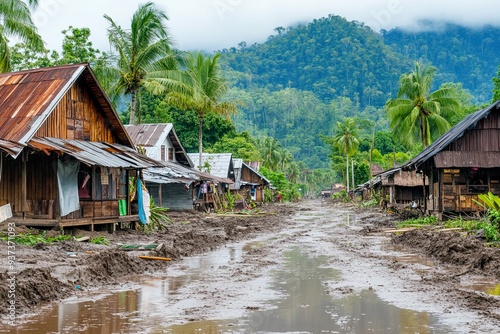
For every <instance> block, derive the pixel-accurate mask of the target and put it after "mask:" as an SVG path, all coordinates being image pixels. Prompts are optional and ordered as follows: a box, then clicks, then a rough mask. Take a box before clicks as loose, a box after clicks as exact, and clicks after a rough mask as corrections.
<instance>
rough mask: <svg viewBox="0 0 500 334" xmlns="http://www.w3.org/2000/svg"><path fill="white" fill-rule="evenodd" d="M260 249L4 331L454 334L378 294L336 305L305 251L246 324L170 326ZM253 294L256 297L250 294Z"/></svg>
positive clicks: (332, 274)
mask: <svg viewBox="0 0 500 334" xmlns="http://www.w3.org/2000/svg"><path fill="white" fill-rule="evenodd" d="M254 247H259V244H258V243H247V244H246V245H241V246H238V248H237V249H236V248H234V247H227V248H222V249H220V250H217V251H215V252H211V253H208V254H206V255H204V256H202V257H197V258H190V259H187V261H186V263H185V264H184V266H183V269H182V270H179V272H178V273H177V275H176V276H175V277H168V278H163V279H159V278H156V279H153V278H151V279H150V280H149V281H147V282H146V283H142V285H141V288H140V289H136V290H129V291H119V292H115V293H112V294H110V295H108V296H105V297H104V298H101V299H98V300H87V301H80V302H79V301H78V300H69V301H66V302H63V303H59V304H58V305H56V306H54V307H53V308H52V309H51V310H49V311H48V312H46V313H44V314H42V315H39V316H37V317H34V318H32V319H30V321H29V322H27V323H24V324H21V325H19V326H17V327H16V328H7V329H6V328H4V329H2V330H0V333H88V334H94V333H96V334H97V333H99V334H107V333H146V332H147V333H153V334H156V333H258V332H262V333H265V332H275V333H285V332H294V333H299V332H300V333H449V332H450V330H449V328H445V327H442V326H441V325H439V324H438V322H437V319H436V318H435V317H434V316H433V315H430V314H428V313H426V312H415V311H412V310H405V309H400V308H397V307H394V306H392V305H389V304H387V303H385V302H383V301H382V300H380V299H379V298H378V297H377V295H376V291H371V290H366V291H362V292H361V293H360V294H347V295H346V296H345V297H343V298H340V299H335V298H333V297H332V296H331V295H329V294H328V291H327V288H326V286H325V285H324V282H326V281H331V280H333V281H338V280H341V279H342V277H340V274H339V272H338V271H336V270H334V269H332V268H327V264H328V259H329V258H328V257H326V256H323V257H314V258H313V257H309V256H308V255H307V253H306V252H304V251H302V250H301V249H300V248H292V249H290V250H289V251H288V252H286V253H285V254H284V257H283V266H282V269H281V270H276V271H275V272H274V274H273V282H274V283H273V289H275V290H277V291H280V292H282V293H283V294H284V295H285V296H286V297H284V298H282V299H280V300H276V301H274V302H271V305H272V306H271V307H270V308H269V309H266V310H264V309H263V310H249V311H248V316H245V317H242V318H240V319H228V320H215V321H213V320H208V321H196V322H195V321H193V322H189V323H187V324H183V325H175V326H168V324H169V323H172V322H171V321H170V320H171V319H169V314H168V313H169V311H168V310H169V309H168V306H170V305H172V304H173V303H179V302H182V300H179V297H180V296H181V295H179V293H178V291H179V289H182V288H184V287H185V286H186V284H188V283H189V282H191V281H195V280H203V277H204V276H205V274H204V273H206V272H207V271H212V270H214V268H217V266H223V265H230V264H231V262H232V261H235V260H237V259H239V258H240V257H241V256H242V254H243V253H244V252H246V251H248V250H250V249H252V248H254ZM249 292H250V293H251V291H249Z"/></svg>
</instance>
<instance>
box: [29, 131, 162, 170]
mask: <svg viewBox="0 0 500 334" xmlns="http://www.w3.org/2000/svg"><path fill="white" fill-rule="evenodd" d="M29 146H30V147H31V148H33V149H36V150H40V151H43V152H45V153H47V154H50V153H51V152H58V153H65V154H68V155H71V156H72V157H74V158H76V159H77V160H79V161H81V162H83V163H85V164H87V165H89V166H101V167H115V168H140V169H141V168H148V167H157V166H162V164H161V162H159V161H156V160H153V159H151V158H149V157H147V156H145V155H142V154H140V153H139V152H136V151H134V150H133V149H132V148H130V147H127V146H124V145H120V144H107V143H97V142H89V141H84V140H67V139H59V138H49V137H43V138H40V137H34V138H32V139H31V140H30V142H29Z"/></svg>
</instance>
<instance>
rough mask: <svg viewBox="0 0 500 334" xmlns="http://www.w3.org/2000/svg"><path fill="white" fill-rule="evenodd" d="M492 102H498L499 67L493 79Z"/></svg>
mask: <svg viewBox="0 0 500 334" xmlns="http://www.w3.org/2000/svg"><path fill="white" fill-rule="evenodd" d="M493 85H494V87H493V101H492V102H496V101H498V100H500V66H498V72H497V75H496V77H494V78H493Z"/></svg>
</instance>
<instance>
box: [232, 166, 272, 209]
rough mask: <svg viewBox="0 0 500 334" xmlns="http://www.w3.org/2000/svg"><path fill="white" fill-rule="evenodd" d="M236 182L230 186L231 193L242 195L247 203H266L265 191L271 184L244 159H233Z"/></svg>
mask: <svg viewBox="0 0 500 334" xmlns="http://www.w3.org/2000/svg"><path fill="white" fill-rule="evenodd" d="M233 167H234V178H235V182H234V184H232V185H231V186H230V189H231V191H233V192H236V193H238V194H240V196H241V197H242V198H243V199H244V200H245V201H247V202H249V201H253V202H255V203H263V202H264V189H266V188H269V186H270V185H271V182H270V181H269V180H268V179H266V178H265V177H264V176H263V175H262V174H260V173H259V172H258V171H256V170H255V169H253V168H252V167H250V165H248V164H246V163H244V162H243V159H233Z"/></svg>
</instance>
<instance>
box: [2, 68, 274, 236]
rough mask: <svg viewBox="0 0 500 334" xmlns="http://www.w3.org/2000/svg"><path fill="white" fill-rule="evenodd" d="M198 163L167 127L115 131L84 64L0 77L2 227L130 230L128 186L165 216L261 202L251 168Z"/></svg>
mask: <svg viewBox="0 0 500 334" xmlns="http://www.w3.org/2000/svg"><path fill="white" fill-rule="evenodd" d="M138 146H141V147H142V148H144V149H145V151H146V154H141V153H139V152H138V151H137V149H136V148H137V147H138ZM197 160H198V154H197V153H196V154H193V155H191V154H187V153H186V151H185V150H184V148H183V147H182V144H181V143H180V141H179V138H178V137H177V135H176V133H175V130H174V128H173V125H172V124H141V125H135V126H134V125H127V126H124V125H123V124H122V123H121V121H120V119H119V117H118V114H117V112H116V111H115V109H114V108H113V106H112V104H111V103H110V101H109V99H108V97H107V96H106V94H105V93H104V91H103V89H102V88H101V86H100V84H99V82H98V81H97V79H96V77H95V75H94V73H93V72H92V70H91V68H90V66H89V65H88V64H76V65H66V66H57V67H50V68H40V69H34V70H27V71H20V72H13V73H2V74H0V178H1V179H0V206H1V213H2V216H3V219H5V218H6V217H9V219H10V220H11V221H14V222H16V224H19V225H25V226H34V227H56V228H60V229H64V228H65V227H70V226H88V227H89V228H90V229H91V230H94V228H95V227H98V226H99V227H101V228H107V229H108V230H109V231H114V230H115V229H116V227H117V226H123V225H129V224H130V223H136V222H138V219H139V218H138V209H137V204H136V203H135V202H134V201H135V200H134V199H133V198H132V197H133V196H131V194H130V189H131V187H130V182H136V181H137V179H140V180H141V182H142V183H144V184H145V185H146V188H147V189H148V190H149V193H150V195H151V196H152V197H153V200H154V201H155V204H156V205H158V206H162V207H167V208H169V210H193V209H195V208H201V209H209V208H211V207H213V206H215V205H217V203H216V200H217V198H219V196H222V195H223V193H224V192H227V191H231V192H233V193H239V194H241V195H242V196H241V197H242V198H244V199H247V201H250V200H251V201H254V202H262V201H263V196H264V189H265V188H268V187H269V186H270V183H269V181H268V180H267V179H266V178H265V177H263V176H262V175H261V174H260V173H259V172H258V166H251V165H250V164H246V163H244V162H243V161H242V160H241V159H233V158H232V155H231V154H203V161H202V162H201V165H202V166H205V165H207V164H208V165H209V166H210V173H208V172H206V171H199V170H198V166H199V165H200V162H199V161H197ZM132 180H134V181H132ZM132 189H133V187H132ZM243 204H245V203H243Z"/></svg>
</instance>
